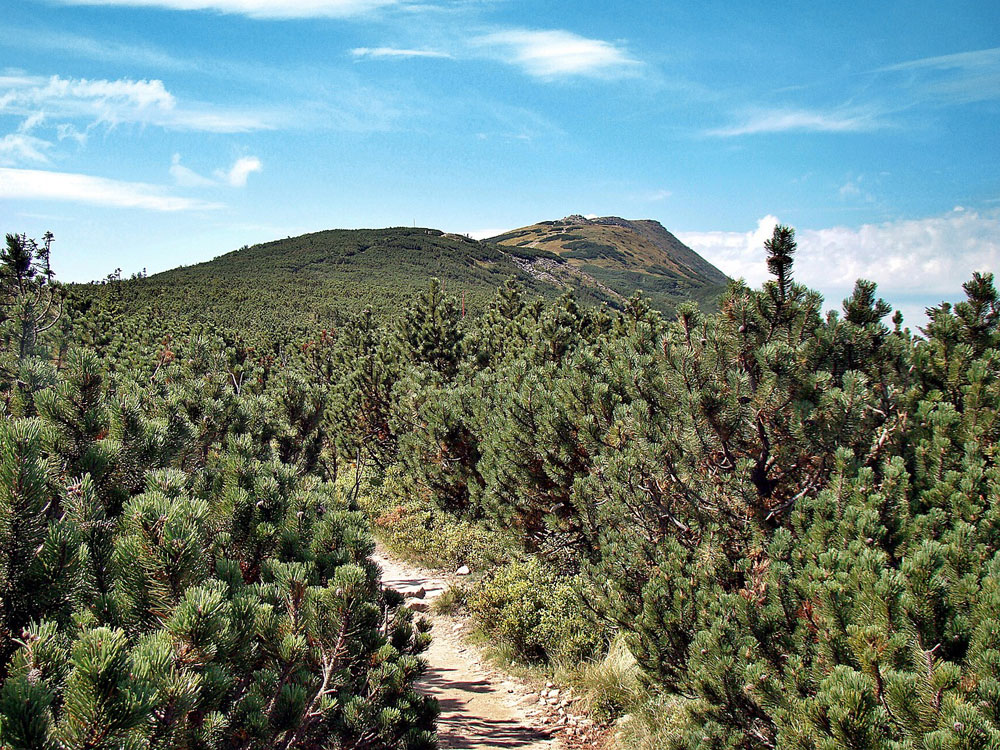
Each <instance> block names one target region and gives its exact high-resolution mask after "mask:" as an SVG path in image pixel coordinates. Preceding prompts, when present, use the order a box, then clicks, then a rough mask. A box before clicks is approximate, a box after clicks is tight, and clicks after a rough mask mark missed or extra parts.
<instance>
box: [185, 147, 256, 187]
mask: <svg viewBox="0 0 1000 750" xmlns="http://www.w3.org/2000/svg"><path fill="white" fill-rule="evenodd" d="M263 166H264V165H263V164H262V162H261V160H260V159H258V158H257V157H256V156H242V157H240V158H239V159H237V160H236V161H235V162H234V163H233V166H231V167H230V168H229V169H216V170H215V172H214V173H213V174H214V175H215V179H212V178H210V177H203V176H202V175H200V174H198V173H197V172H195V171H194V170H193V169H191V168H189V167H185V166H184V165H183V164H181V155H180V154H174V156H173V159H172V160H171V163H170V176H171V177H173V178H174V182H176V183H177V184H178V185H179V186H181V187H218V186H219V185H229V186H230V187H245V186H246V184H247V178H248V177H249V176H250V175H251V174H252V173H254V172H259V171H260V170H261V169H262V168H263Z"/></svg>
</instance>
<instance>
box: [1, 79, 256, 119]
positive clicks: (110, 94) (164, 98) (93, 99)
mask: <svg viewBox="0 0 1000 750" xmlns="http://www.w3.org/2000/svg"><path fill="white" fill-rule="evenodd" d="M0 112H7V113H10V114H16V115H22V116H26V117H28V118H29V120H30V119H31V118H33V117H37V116H38V115H39V113H40V112H44V113H45V117H46V118H47V119H63V120H67V119H78V118H82V119H86V120H89V121H91V122H92V123H98V124H106V125H109V126H114V125H117V124H120V123H136V124H144V125H157V126H160V127H163V128H167V129H172V130H197V131H205V132H215V133H233V132H246V131H250V130H260V129H266V128H269V127H271V126H272V125H271V124H270V123H269V122H268V120H267V118H266V116H263V115H260V114H256V113H251V112H240V111H232V110H219V109H215V108H209V107H206V106H203V105H198V104H186V103H185V104H179V103H178V101H177V99H176V97H175V96H174V95H173V94H171V93H170V92H169V91H168V90H167V88H166V86H164V84H163V81H160V80H155V79H154V80H132V79H129V78H120V79H117V80H113V81H112V80H103V79H98V80H88V79H86V78H62V77H61V76H57V75H56V76H51V77H50V78H44V77H42V76H19V75H6V76H0Z"/></svg>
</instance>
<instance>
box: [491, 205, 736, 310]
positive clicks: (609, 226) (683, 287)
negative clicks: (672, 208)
mask: <svg viewBox="0 0 1000 750" xmlns="http://www.w3.org/2000/svg"><path fill="white" fill-rule="evenodd" d="M490 241H491V242H496V243H499V244H501V245H504V246H506V247H512V248H517V249H518V250H519V251H522V252H523V251H525V250H544V251H547V252H550V253H553V254H555V255H558V256H559V258H560V259H561V260H562V261H564V263H565V265H566V266H567V267H568V268H569V269H572V271H570V272H571V273H572V272H575V273H576V274H577V275H578V276H579V277H589V278H590V279H591V280H592V281H591V284H592V285H595V286H597V288H599V289H601V290H602V291H604V292H605V293H607V294H610V295H613V296H618V297H628V296H630V295H631V294H632V293H633V292H634V291H635V290H636V289H640V290H642V292H643V293H644V294H645V295H646V296H647V297H648V298H649V300H650V302H652V304H653V305H654V306H655V307H657V308H659V309H660V310H663V311H664V312H668V313H669V312H670V311H672V310H673V308H674V307H675V306H676V305H677V304H678V302H681V301H683V300H684V299H695V300H697V301H698V302H700V303H702V304H705V305H708V306H711V305H712V303H713V302H714V300H715V298H716V297H717V296H718V294H719V292H721V290H722V289H723V287H724V286H725V284H726V282H727V281H728V279H727V277H726V275H725V274H724V273H722V272H721V271H720V270H719V269H717V268H716V267H715V266H713V265H712V264H711V263H709V262H708V261H706V260H705V259H704V258H702V257H701V256H700V255H698V254H697V253H696V252H695V251H694V250H692V249H691V248H689V247H687V246H686V245H685V244H684V243H682V242H681V241H680V240H678V239H677V238H676V237H674V235H672V234H671V233H670V232H668V231H667V230H666V229H664V228H663V226H662V225H661V224H660V223H659V222H657V221H652V220H648V219H647V220H636V221H630V220H627V219H621V218H619V217H617V216H605V217H601V218H597V219H587V218H584V217H583V216H579V215H573V216H567V217H566V218H565V219H562V220H560V221H543V222H539V223H538V224H533V225H531V226H527V227H522V228H520V229H515V230H512V231H510V232H506V233H504V234H501V235H499V236H497V237H493V238H491V240H490ZM564 274H565V271H564Z"/></svg>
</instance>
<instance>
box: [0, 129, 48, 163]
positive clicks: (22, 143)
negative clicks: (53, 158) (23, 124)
mask: <svg viewBox="0 0 1000 750" xmlns="http://www.w3.org/2000/svg"><path fill="white" fill-rule="evenodd" d="M51 149H52V143H51V142H49V141H46V140H44V139H43V138H36V137H35V136H33V135H28V134H27V133H8V134H7V135H5V136H3V137H2V138H0V164H4V165H11V164H22V163H25V162H34V163H36V164H48V163H49V155H48V153H47V152H48V151H50V150H51Z"/></svg>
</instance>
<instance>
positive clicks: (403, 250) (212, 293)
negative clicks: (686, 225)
mask: <svg viewBox="0 0 1000 750" xmlns="http://www.w3.org/2000/svg"><path fill="white" fill-rule="evenodd" d="M650 224H655V222H650ZM539 226H543V225H539ZM545 226H547V225H545ZM595 226H596V225H595ZM636 226H639V225H638V224H637V225H636ZM655 226H656V227H659V225H658V224H657V225H655ZM587 229H588V230H590V229H591V228H590V227H589V226H588V227H587ZM660 229H661V230H662V227H661V228H660ZM643 231H647V230H646V228H643ZM663 231H664V232H665V230H663ZM647 235H648V236H649V237H654V238H655V237H656V234H655V227H653V228H652V229H648V231H647V234H646V235H643V234H640V233H639V230H632V229H630V230H628V231H625V230H622V231H618V232H617V234H615V235H614V236H609V237H607V238H605V237H603V236H602V237H601V238H602V239H605V240H606V242H607V243H611V242H615V243H616V244H615V245H614V246H613V247H612V246H611V245H610V244H608V247H607V248H606V249H605V248H604V246H603V245H602V246H601V247H600V248H598V250H597V251H594V250H592V249H590V246H589V245H579V244H574V243H573V241H572V240H568V239H567V238H568V236H569V233H567V232H562V233H560V234H559V236H560V238H561V239H562V240H564V241H565V242H564V243H563V244H560V242H558V241H549V240H548V239H543V240H542V241H541V242H538V243H534V244H519V245H509V244H502V245H501V244H497V243H494V242H489V241H487V242H480V241H476V240H471V239H469V238H468V237H464V236H461V235H454V234H445V233H443V232H441V231H439V230H436V229H422V228H408V227H403V228H399V227H397V228H392V229H359V230H343V229H339V230H330V231H325V232H316V233H313V234H306V235H302V236H300V237H289V238H286V239H281V240H275V241H273V242H267V243H263V244H260V245H254V246H253V247H243V248H241V249H239V250H236V251H233V252H230V253H227V254H225V255H221V256H219V257H217V258H215V259H214V260H211V261H208V262H205V263H199V264H197V265H192V266H184V267H180V268H175V269H173V270H170V271H165V272H163V273H159V274H156V275H154V276H150V277H149V278H145V279H139V280H135V281H128V282H126V283H125V284H122V285H117V286H118V287H119V288H117V289H116V290H115V292H114V293H115V294H119V295H125V297H126V298H125V299H123V300H122V302H123V303H124V304H127V305H129V306H130V307H132V308H133V309H134V310H137V311H138V310H143V309H145V310H148V311H149V314H150V315H151V316H153V317H154V318H166V319H171V320H175V321H187V322H190V323H198V322H200V321H205V322H217V323H223V324H224V325H226V326H234V327H236V328H238V329H244V330H253V329H256V330H270V331H275V332H280V331H283V330H289V329H291V328H296V327H303V326H305V327H315V326H317V325H320V326H325V325H331V324H332V323H335V322H336V321H337V320H338V318H339V317H340V316H342V315H345V314H349V313H353V312H357V311H359V310H361V309H363V308H365V307H370V308H371V309H372V310H373V311H374V312H375V313H376V315H377V316H378V317H381V318H388V317H391V316H392V315H393V314H394V313H396V312H397V311H398V310H400V309H401V308H402V307H403V306H404V305H405V304H407V303H408V302H409V301H410V300H411V299H412V298H413V297H414V296H415V295H416V294H417V293H418V292H419V291H420V290H422V289H424V288H425V287H426V285H427V283H428V281H429V279H431V278H433V277H437V278H439V279H441V280H442V282H444V284H445V288H446V290H447V291H448V292H450V293H452V294H455V295H456V296H459V297H461V296H463V295H464V297H465V303H466V308H467V310H468V311H469V312H471V313H474V312H476V311H478V310H481V309H482V308H483V307H484V305H485V304H487V302H488V301H489V300H490V299H492V298H493V296H494V295H495V293H496V290H497V288H498V287H499V286H501V285H502V284H503V283H504V282H505V281H506V280H507V279H508V278H510V277H514V278H516V279H517V280H518V282H519V283H520V284H521V285H522V286H523V287H524V288H525V290H526V292H527V295H528V296H529V297H534V296H541V297H544V298H548V299H551V298H554V297H556V296H558V295H559V294H562V293H563V292H564V291H566V290H572V291H574V292H575V293H576V294H577V296H578V298H579V299H580V301H581V302H582V303H584V304H607V305H610V306H618V305H620V304H621V303H622V302H623V301H624V299H626V298H627V297H628V296H630V295H631V294H632V293H633V292H634V291H635V290H636V289H642V290H643V291H644V292H645V293H646V294H647V296H649V298H650V299H651V301H652V302H653V304H654V305H655V306H657V307H659V308H660V309H661V310H663V311H665V312H668V313H669V312H670V311H671V310H672V309H673V306H674V305H675V304H676V302H677V301H679V300H680V299H683V298H685V297H687V296H690V297H693V298H695V299H698V300H699V301H702V302H707V303H708V304H711V301H712V300H713V299H714V295H715V294H716V293H717V288H718V283H719V282H721V281H724V280H725V277H724V276H722V275H721V274H720V273H718V271H716V270H715V269H714V268H712V266H710V265H709V264H707V263H705V261H703V260H702V259H701V258H699V257H698V256H697V255H696V254H695V253H693V251H690V250H688V249H687V248H685V247H684V246H683V245H680V243H677V244H678V245H679V248H678V249H677V250H676V252H674V254H673V255H671V256H669V257H668V256H667V253H665V252H663V251H660V250H659V249H658V247H659V246H658V245H656V244H655V242H654V240H652V239H648V238H647ZM594 242H595V243H596V239H595V240H594ZM567 243H568V245H571V247H569V249H568V250H567V247H565V246H564V245H566V244H567ZM553 251H554V252H553ZM685 252H686V253H687V255H685ZM591 255H593V257H591ZM606 256H609V257H610V258H611V260H608V257H606ZM621 257H624V258H626V259H627V262H625V263H621V262H619V260H618V259H619V258H621ZM667 263H669V264H670V265H669V267H668V266H666V265H663V264H667ZM713 272H714V275H713ZM79 289H80V293H81V294H84V295H86V294H88V293H90V294H99V293H102V292H99V291H98V290H99V289H100V287H90V288H89V291H88V287H79ZM103 293H104V294H110V293H111V290H105V291H104V292H103Z"/></svg>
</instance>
